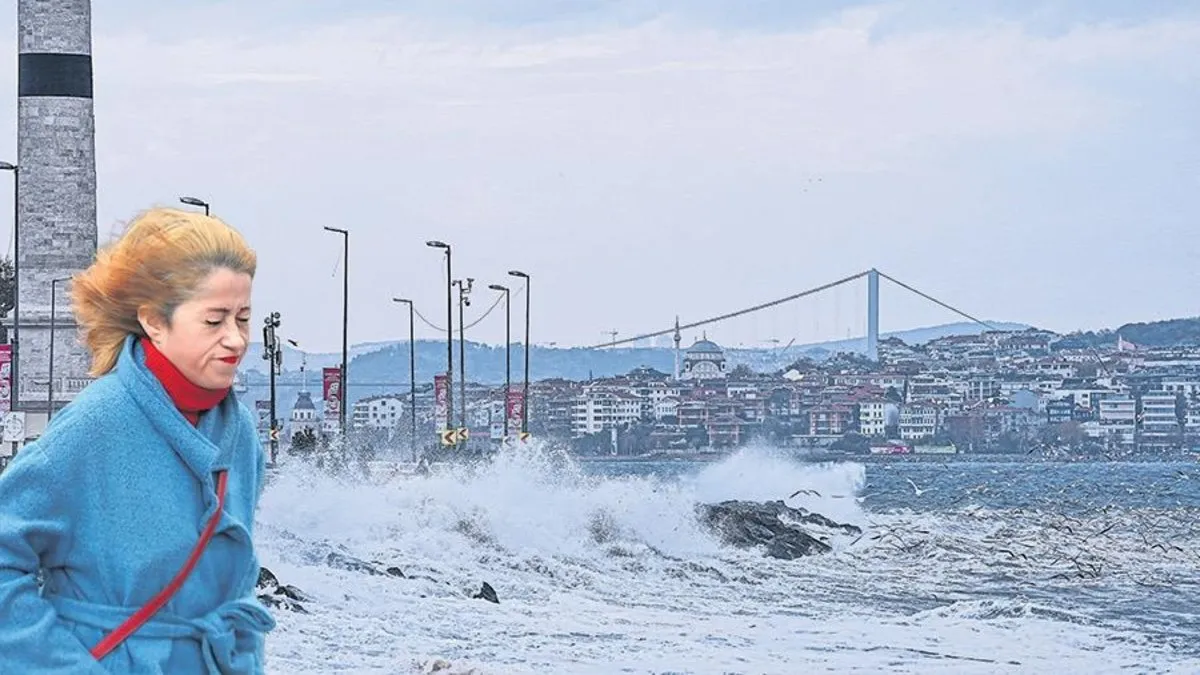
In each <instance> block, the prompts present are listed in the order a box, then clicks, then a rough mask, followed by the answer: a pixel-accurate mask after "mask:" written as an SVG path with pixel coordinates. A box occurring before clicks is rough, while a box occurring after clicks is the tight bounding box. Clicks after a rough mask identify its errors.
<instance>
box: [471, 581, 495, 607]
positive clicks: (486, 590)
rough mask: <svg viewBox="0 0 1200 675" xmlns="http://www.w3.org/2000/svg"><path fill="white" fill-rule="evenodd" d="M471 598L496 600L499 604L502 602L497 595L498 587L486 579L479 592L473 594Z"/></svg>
mask: <svg viewBox="0 0 1200 675" xmlns="http://www.w3.org/2000/svg"><path fill="white" fill-rule="evenodd" d="M471 599H472V600H487V601H488V602H494V603H496V604H497V605H498V604H500V598H499V597H497V595H496V589H494V588H492V585H491V584H489V583H488V582H486V581H485V582H483V588H480V589H479V592H478V593H476V594H475V595H472V596H471Z"/></svg>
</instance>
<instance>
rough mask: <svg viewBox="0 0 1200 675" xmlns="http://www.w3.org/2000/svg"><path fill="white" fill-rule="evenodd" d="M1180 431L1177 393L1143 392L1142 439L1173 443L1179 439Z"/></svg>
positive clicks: (1147, 441) (1153, 442) (1158, 442)
mask: <svg viewBox="0 0 1200 675" xmlns="http://www.w3.org/2000/svg"><path fill="white" fill-rule="evenodd" d="M1179 432H1180V429H1179V416H1178V413H1177V411H1176V397H1175V394H1173V393H1167V392H1154V393H1150V394H1143V395H1142V435H1141V440H1142V441H1144V442H1146V443H1151V444H1173V443H1176V442H1178V441H1179Z"/></svg>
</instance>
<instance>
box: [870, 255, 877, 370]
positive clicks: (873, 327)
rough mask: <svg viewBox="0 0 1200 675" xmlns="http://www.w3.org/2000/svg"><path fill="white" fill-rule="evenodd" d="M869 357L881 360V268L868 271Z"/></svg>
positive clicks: (873, 359)
mask: <svg viewBox="0 0 1200 675" xmlns="http://www.w3.org/2000/svg"><path fill="white" fill-rule="evenodd" d="M867 358H868V359H871V360H872V361H878V360H879V270H877V269H875V268H873V267H872V268H871V270H870V271H868V272H867Z"/></svg>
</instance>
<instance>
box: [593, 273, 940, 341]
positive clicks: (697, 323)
mask: <svg viewBox="0 0 1200 675" xmlns="http://www.w3.org/2000/svg"><path fill="white" fill-rule="evenodd" d="M867 274H868V272H859V273H858V274H855V275H853V276H849V277H846V278H845V279H839V280H837V281H834V282H831V283H828V284H824V285H821V286H817V287H816V288H810V289H808V290H807V291H801V292H799V293H795V294H793V295H789V296H787V297H785V298H779V299H778V300H772V301H770V302H764V303H762V304H760V305H755V306H753V307H747V308H746V309H740V310H738V311H736V312H729V313H728V314H722V315H720V316H714V317H712V318H711V319H704V320H703V321H694V322H692V323H689V324H684V325H681V326H680V327H679V330H688V329H691V328H698V327H700V326H707V325H708V324H710V323H717V322H718V321H725V320H727V319H733V318H736V317H739V316H744V315H746V314H750V313H752V312H757V311H759V310H763V309H767V308H770V307H775V306H778V305H782V304H784V303H785V302H791V301H792V300H798V299H800V298H803V297H805V296H809V295H813V294H815V293H820V292H822V291H827V290H829V289H831V288H835V287H837V286H841V285H842V284H846V283H850V282H851V281H857V280H859V279H861V278H863V277H865V276H867ZM893 281H895V280H894V279H893ZM935 302H937V301H936V300H935ZM939 304H941V303H939ZM674 332H675V327H674V326H672V327H670V328H667V329H666V330H660V331H655V332H653V333H645V334H643V335H635V336H634V337H629V338H624V339H621V340H613V341H609V342H605V343H603V344H598V345H593V346H592V347H590V348H591V349H604V348H605V347H615V346H617V345H623V344H629V343H632V342H638V341H640V340H646V339H648V338H653V337H659V336H660V335H670V334H672V333H674Z"/></svg>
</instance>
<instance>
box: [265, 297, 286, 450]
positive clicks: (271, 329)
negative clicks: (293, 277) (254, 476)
mask: <svg viewBox="0 0 1200 675" xmlns="http://www.w3.org/2000/svg"><path fill="white" fill-rule="evenodd" d="M264 324H265V325H263V354H262V357H263V360H265V361H267V370H268V371H269V372H270V378H271V379H270V382H271V428H270V430H269V431H268V432H267V434H268V438H269V440H270V443H271V465H272V466H274V465H275V456H276V454H277V453H278V451H279V430H278V428H277V424H278V420H277V419H276V415H275V370H276V369H277V368H278V367H279V365H280V364H281V363H283V350H282V349H280V347H279V340H277V339H276V337H275V329H276V328H279V312H271V313H270V314H268V315H267V318H266V320H265V322H264Z"/></svg>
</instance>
